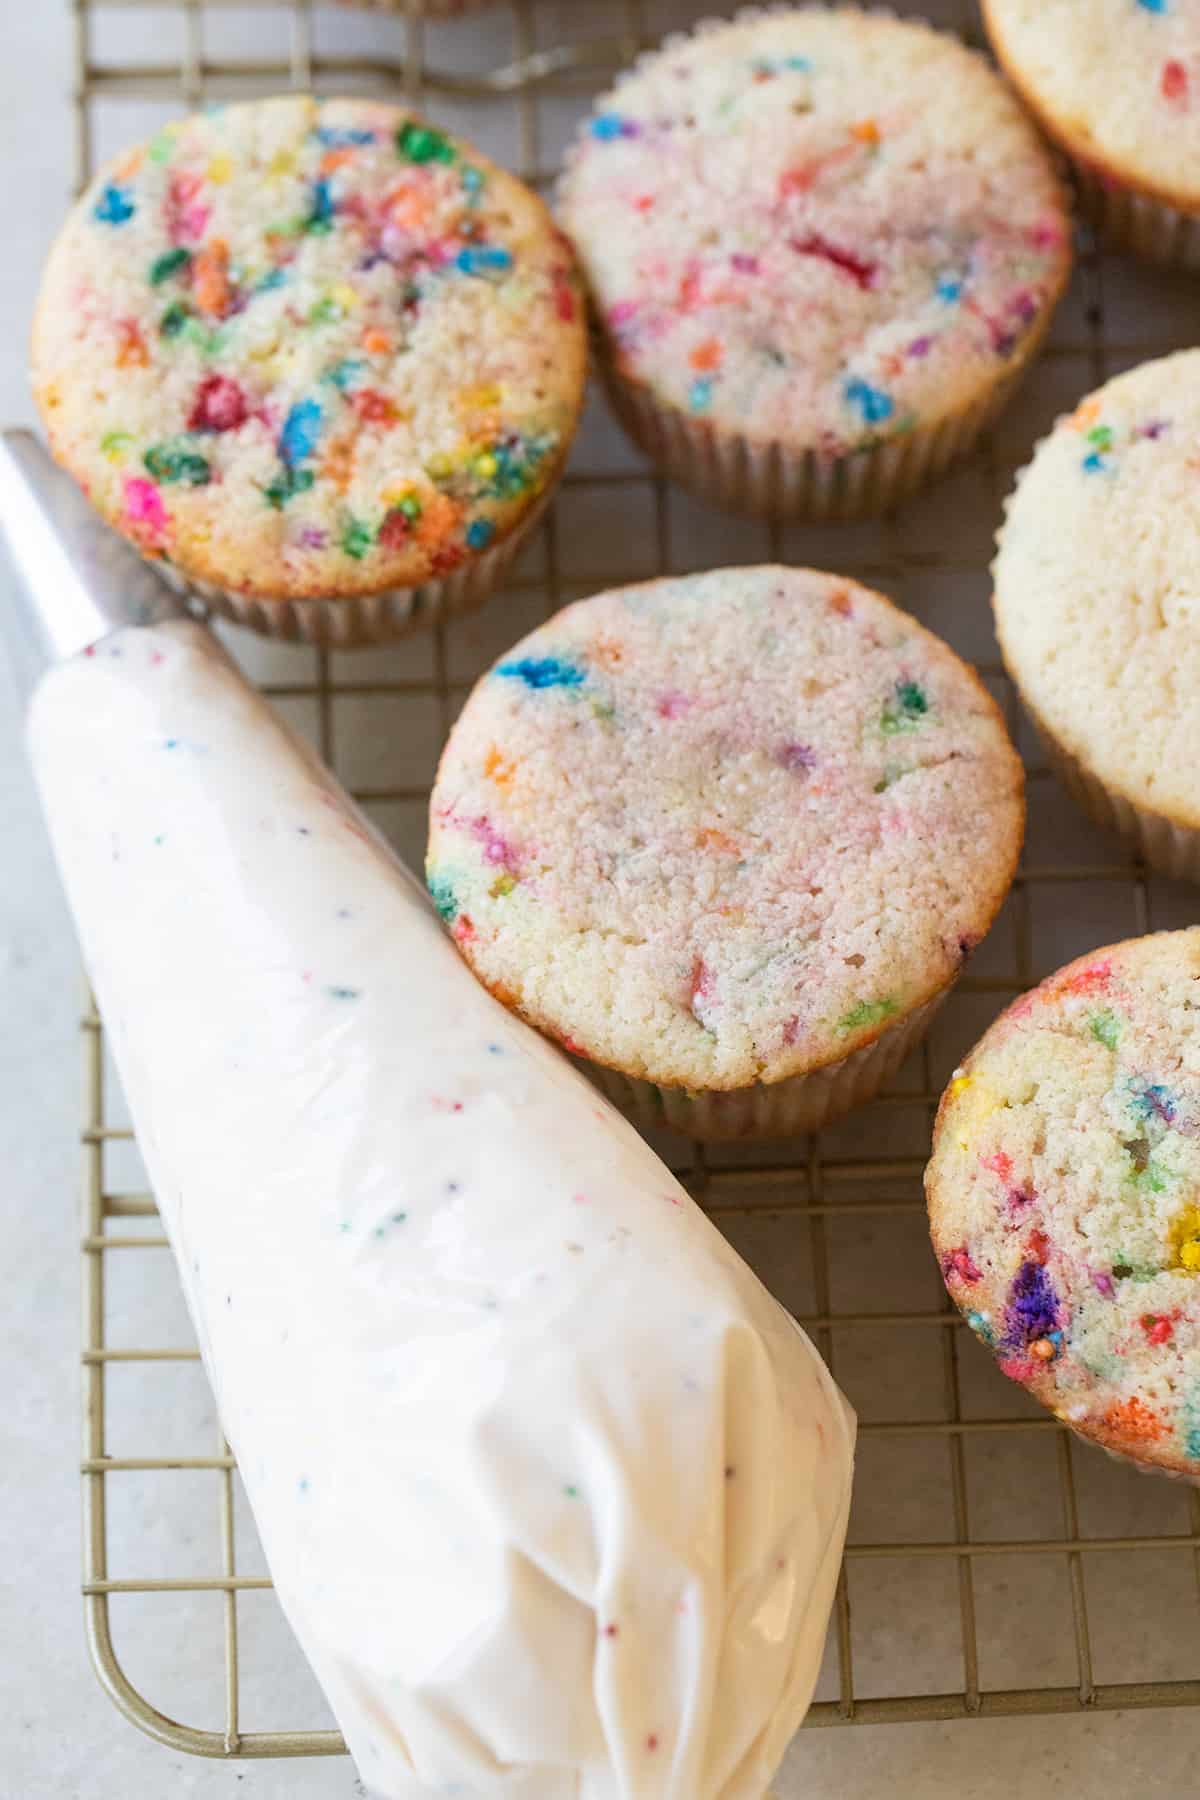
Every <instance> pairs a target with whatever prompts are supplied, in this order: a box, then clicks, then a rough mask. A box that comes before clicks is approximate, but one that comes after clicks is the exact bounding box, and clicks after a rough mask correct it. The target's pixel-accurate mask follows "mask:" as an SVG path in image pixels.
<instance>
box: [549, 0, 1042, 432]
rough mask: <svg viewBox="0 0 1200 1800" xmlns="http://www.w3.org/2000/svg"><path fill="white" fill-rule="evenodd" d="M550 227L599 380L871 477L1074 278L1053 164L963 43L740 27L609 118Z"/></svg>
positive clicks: (662, 69) (997, 365)
mask: <svg viewBox="0 0 1200 1800" xmlns="http://www.w3.org/2000/svg"><path fill="white" fill-rule="evenodd" d="M560 213H561V217H562V219H563V222H564V225H565V227H566V229H567V231H568V233H569V235H570V236H571V237H572V239H573V240H574V242H575V245H576V248H577V250H578V251H579V254H580V258H581V260H582V262H583V264H584V268H585V272H586V274H587V277H588V280H589V283H590V286H591V290H592V295H593V300H594V304H595V308H596V311H597V314H598V317H599V321H600V324H601V327H602V330H603V336H604V339H605V342H606V344H607V349H608V353H609V357H610V359H611V362H612V365H613V369H614V371H615V373H616V375H617V376H618V378H619V381H620V383H621V384H622V386H624V387H626V388H627V389H632V390H634V391H635V392H637V393H641V394H643V395H648V396H649V397H651V398H652V399H653V401H654V402H655V403H656V404H657V405H658V406H659V407H661V408H666V409H670V411H671V412H672V414H674V415H678V416H679V417H680V418H684V419H686V420H689V421H691V422H693V423H699V424H702V425H703V427H704V428H705V431H706V433H707V434H708V435H709V436H712V435H716V436H718V437H719V436H720V435H721V434H726V433H731V434H736V436H737V438H739V439H741V440H745V441H746V442H748V443H751V444H762V443H764V442H770V443H773V444H776V445H778V446H780V448H781V451H782V453H783V454H785V455H787V454H800V453H803V452H816V453H818V454H820V455H821V456H824V457H827V458H839V457H846V456H850V455H854V454H862V453H863V452H865V451H867V450H870V449H872V448H874V447H876V446H878V445H879V444H880V443H883V442H890V441H894V440H897V439H900V438H903V437H906V436H908V435H910V434H912V433H914V432H918V431H920V430H922V429H923V428H925V427H932V426H936V425H938V424H941V423H942V422H943V421H945V420H946V419H947V418H948V417H957V416H960V415H962V414H963V413H964V411H965V410H967V409H970V408H971V407H973V406H974V405H976V404H977V403H978V402H980V400H981V398H983V397H986V396H990V395H991V394H992V393H993V392H994V390H995V389H996V387H997V384H998V383H1000V382H1001V381H1002V380H1003V379H1004V377H1005V376H1006V375H1008V374H1009V373H1011V371H1012V370H1013V369H1014V367H1017V366H1019V365H1020V364H1021V363H1022V362H1023V361H1024V360H1025V358H1026V357H1027V356H1028V355H1029V354H1030V352H1031V350H1032V348H1033V346H1034V344H1035V343H1036V341H1037V340H1038V339H1039V337H1040V335H1041V333H1042V331H1043V330H1044V328H1045V326H1046V324H1047V323H1048V320H1049V316H1050V313H1051V311H1052V308H1053V306H1054V303H1055V301H1056V300H1057V298H1058V296H1059V294H1060V292H1061V290H1062V288H1063V286H1064V283H1065V281H1066V278H1067V275H1068V272H1069V267H1070V259H1071V249H1070V226H1069V219H1068V215H1067V212H1066V210H1065V203H1064V198H1063V194H1062V192H1061V191H1060V187H1059V183H1058V181H1057V178H1056V176H1055V173H1054V170H1053V167H1052V165H1051V162H1050V159H1049V158H1048V156H1047V155H1046V153H1045V151H1044V149H1043V148H1042V146H1041V144H1040V142H1039V140H1038V138H1037V136H1036V134H1035V132H1034V131H1033V129H1032V127H1031V126H1030V125H1029V123H1028V121H1027V120H1026V119H1025V117H1024V115H1023V114H1022V112H1021V110H1020V108H1019V107H1018V106H1017V104H1016V103H1015V101H1014V100H1013V98H1012V96H1011V94H1010V93H1009V92H1008V90H1007V89H1006V88H1005V87H1004V85H1003V84H1002V83H1001V82H1000V81H998V80H997V78H996V76H995V74H994V73H993V72H992V71H991V70H990V69H989V68H988V66H987V65H986V63H984V61H983V60H982V59H981V58H980V57H978V56H975V55H973V54H972V53H971V52H969V51H968V50H966V49H965V48H964V47H963V45H962V44H961V43H959V42H958V41H957V40H956V39H954V38H952V37H949V36H947V35H945V34H943V33H939V32H935V31H932V30H931V29H929V27H927V26H925V25H921V24H915V23H912V22H910V21H903V20H899V19H896V18H893V17H890V16H887V15H885V14H882V13H865V12H857V11H854V10H852V9H844V10H837V9H835V10H826V9H823V8H817V7H811V8H801V9H798V10H796V11H790V12H789V11H784V10H781V11H766V12H755V13H747V14H744V15H743V16H741V17H740V18H738V19H736V20H735V21H733V22H732V23H716V24H710V25H706V26H702V27H701V28H700V29H699V30H698V31H696V32H695V33H694V34H693V35H691V36H688V37H676V38H672V39H669V40H668V42H667V43H666V45H665V46H664V47H663V48H662V49H661V50H659V51H658V52H655V53H653V54H651V55H650V56H648V57H646V58H645V59H644V60H643V61H642V62H641V63H639V64H638V66H637V67H636V68H635V69H634V70H633V71H631V72H630V73H629V74H628V75H626V76H624V77H623V78H622V80H621V81H620V82H619V83H618V85H617V86H616V87H615V88H614V89H613V91H612V92H611V93H610V94H609V95H608V96H607V97H606V98H605V99H604V100H603V101H602V102H601V103H600V105H599V109H598V110H597V112H596V113H595V114H594V116H593V117H592V118H591V120H590V122H589V123H588V125H587V127H586V129H585V132H584V135H583V137H582V139H581V140H580V142H579V144H578V146H577V147H576V149H575V150H574V152H573V155H572V158H571V160H570V162H569V165H568V168H567V172H566V175H565V177H564V179H563V182H562V186H561V190H560Z"/></svg>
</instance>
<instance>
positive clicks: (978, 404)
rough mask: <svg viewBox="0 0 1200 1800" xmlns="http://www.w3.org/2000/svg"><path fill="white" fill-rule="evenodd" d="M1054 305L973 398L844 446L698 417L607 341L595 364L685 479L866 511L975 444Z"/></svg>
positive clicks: (750, 499)
mask: <svg viewBox="0 0 1200 1800" xmlns="http://www.w3.org/2000/svg"><path fill="white" fill-rule="evenodd" d="M1053 310H1054V308H1053V306H1051V305H1048V306H1047V307H1046V309H1045V311H1044V313H1043V316H1042V319H1041V320H1040V321H1039V323H1038V324H1037V325H1036V326H1035V328H1034V329H1033V331H1031V333H1030V335H1029V337H1028V338H1027V340H1026V342H1025V344H1024V345H1023V346H1022V349H1021V353H1020V355H1019V356H1018V357H1017V359H1016V360H1015V361H1014V362H1012V363H1010V364H1009V366H1008V368H1007V369H1006V370H1005V371H1004V373H1003V374H1002V375H1001V376H1000V377H999V378H998V380H996V381H995V382H994V383H993V384H992V385H991V386H990V387H989V388H988V390H987V392H986V393H984V394H981V395H980V396H979V397H978V398H977V399H975V400H974V401H972V402H971V403H970V404H969V405H967V406H963V407H960V408H959V409H958V410H957V411H956V412H954V413H951V414H950V415H949V416H948V417H946V418H944V419H941V420H939V421H938V423H937V424H935V425H917V426H914V428H913V429H912V430H911V431H909V432H906V433H905V435H904V436H903V437H895V438H889V439H887V440H885V441H884V442H881V443H879V444H875V445H873V446H871V447H870V448H868V449H865V450H854V451H851V452H849V453H847V454H846V455H845V456H831V455H828V454H825V453H821V452H818V451H816V450H793V449H791V448H789V446H788V445H787V444H784V443H781V442H779V441H778V440H772V441H770V442H756V441H755V440H753V439H751V438H748V437H744V436H742V435H741V434H739V433H737V432H733V431H730V430H728V429H725V428H722V427H720V426H715V425H713V424H712V423H711V422H710V421H708V420H705V419H696V418H692V417H691V416H689V415H688V414H686V413H684V412H682V411H681V410H680V409H679V408H678V407H675V406H669V405H667V404H665V403H663V402H660V401H658V400H656V399H655V398H654V396H653V395H652V394H651V392H650V391H649V389H648V388H646V387H645V386H643V385H641V384H635V383H633V382H630V381H626V380H625V379H624V378H623V377H622V376H621V375H620V374H619V373H618V371H617V370H616V369H615V368H614V367H613V364H612V360H611V358H610V356H609V355H608V354H607V351H606V348H605V346H604V345H603V344H601V345H600V346H598V348H597V352H596V355H595V359H594V366H595V367H597V368H598V370H599V372H600V375H601V377H602V379H603V381H604V386H605V389H606V391H607V394H608V397H609V401H610V403H611V405H612V409H613V411H614V413H615V414H616V416H617V418H618V420H619V421H620V423H621V424H622V425H623V426H624V428H625V430H626V431H627V432H628V433H629V435H630V437H631V438H632V439H633V441H634V443H635V444H637V445H638V447H639V448H640V449H642V450H644V451H645V453H646V455H647V456H648V457H649V458H650V460H651V461H652V462H653V463H655V464H656V465H657V466H658V467H659V468H660V469H662V470H663V472H664V473H665V474H667V475H669V476H670V477H671V478H672V480H674V481H678V482H679V483H680V485H681V486H682V487H686V488H690V489H691V490H692V491H693V492H694V493H697V494H700V495H702V496H703V498H704V499H706V500H711V501H713V502H714V504H716V505H717V506H722V507H727V508H728V509H729V510H730V511H731V512H744V513H750V514H753V515H754V516H755V517H758V518H772V519H801V520H807V521H809V522H812V523H816V522H820V521H823V520H836V519H862V518H868V517H870V516H872V515H873V514H876V513H882V512H887V511H888V510H889V509H890V508H891V507H893V506H897V505H899V503H900V502H901V501H902V500H906V499H908V497H909V496H910V495H911V494H913V493H915V492H916V490H917V489H918V488H920V487H923V486H924V485H925V483H926V482H929V481H932V480H934V479H935V478H936V477H937V476H938V475H941V474H942V473H943V471H944V470H945V469H947V468H948V467H949V466H950V464H951V463H953V462H956V461H958V459H959V458H960V457H963V456H965V455H966V454H967V452H968V451H970V450H971V449H973V448H974V445H975V443H976V441H977V440H978V438H979V437H980V435H981V433H982V432H984V431H985V430H986V429H987V427H988V426H989V425H990V424H991V423H992V421H993V420H994V419H995V418H996V416H997V414H998V413H1000V412H1001V411H1002V410H1003V408H1004V406H1005V405H1006V404H1007V402H1008V400H1009V397H1010V395H1011V394H1012V392H1013V390H1014V388H1015V387H1016V385H1017V383H1018V382H1019V381H1020V379H1021V377H1022V376H1023V374H1024V373H1025V370H1026V367H1027V366H1028V364H1029V362H1030V361H1031V360H1032V358H1033V356H1034V354H1035V352H1036V351H1037V348H1038V346H1039V345H1040V343H1041V341H1042V337H1043V335H1044V333H1045V331H1046V330H1047V328H1048V327H1049V324H1050V316H1051V314H1052V313H1053Z"/></svg>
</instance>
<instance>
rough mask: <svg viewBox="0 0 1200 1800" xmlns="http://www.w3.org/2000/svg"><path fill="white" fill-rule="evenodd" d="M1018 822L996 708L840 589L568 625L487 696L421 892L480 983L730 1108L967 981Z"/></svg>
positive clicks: (556, 621)
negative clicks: (735, 1095)
mask: <svg viewBox="0 0 1200 1800" xmlns="http://www.w3.org/2000/svg"><path fill="white" fill-rule="evenodd" d="M1023 819H1024V804H1023V780H1022V772H1021V767H1020V763H1019V761H1018V759H1017V756H1016V753H1015V751H1014V750H1013V748H1012V746H1011V744H1010V743H1009V741H1008V738H1007V736H1006V733H1005V730H1004V726H1003V723H1002V721H1001V718H1000V715H999V712H998V710H997V708H996V706H995V704H994V703H993V701H992V700H991V698H990V696H989V695H988V694H987V693H986V691H985V690H984V689H983V688H982V687H981V685H980V683H979V682H978V680H977V679H976V677H975V675H974V674H973V672H972V671H971V670H969V669H968V668H967V667H966V666H965V665H964V664H963V663H961V662H960V661H959V660H958V658H957V657H956V656H955V655H954V654H953V652H952V651H951V650H950V649H949V648H948V647H947V646H946V645H945V644H943V643H942V642H941V641H940V640H939V639H937V638H935V637H934V636H932V635H931V633H929V632H928V631H925V630H924V629H923V628H922V627H921V626H920V625H918V624H917V623H916V621H915V620H913V619H911V618H909V617H908V616H907V615H906V614H904V613H902V612H900V611H898V610H897V609H896V608H895V607H894V606H892V605H891V604H890V603H889V602H888V601H887V600H885V599H883V598H882V596H880V595H878V594H875V593H872V592H870V591H869V590H868V589H866V588H862V587H859V586H857V585H856V584H855V583H854V582H851V581H847V580H844V579H842V578H841V577H837V576H833V575H824V574H817V573H813V572H812V571H808V570H796V569H784V568H772V567H766V568H748V569H725V570H721V571H718V572H716V573H713V574H707V575H698V576H689V577H684V578H680V579H675V580H663V581H656V582H650V583H648V584H646V585H644V586H638V587H631V588H625V589H620V590H617V591H615V592H612V593H608V594H601V595H599V596H597V597H596V598H594V599H591V600H585V601H582V602H580V603H579V604H577V605H574V606H570V607H568V608H566V610H565V611H563V612H561V613H559V614H558V615H557V616H556V617H555V618H553V619H552V620H550V621H549V623H548V624H546V625H543V626H542V627H541V628H540V629H539V630H537V631H535V632H533V633H532V634H531V635H530V636H528V637H527V638H525V639H524V640H523V641H522V642H521V643H519V644H518V645H517V646H516V647H515V648H514V649H513V650H512V651H511V652H510V653H509V654H508V655H507V656H505V657H504V658H502V660H501V661H500V662H498V663H497V664H496V665H495V667H494V668H493V669H492V670H491V671H490V673H489V674H487V675H486V676H484V678H483V680H482V681H481V682H480V683H479V685H478V686H477V687H476V689H475V691H474V693H473V694H472V695H471V697H470V699H469V700H468V702H467V705H466V707H465V708H464V710H463V712H462V714H461V716H460V717H459V720H458V722H457V724H456V725H455V727H454V730H453V732H452V734H451V737H450V741H449V743H448V745H447V747H446V751H445V753H444V755H443V758H442V763H441V768H440V769H439V771H438V777H437V783H436V786H435V789H434V793H433V798H432V803H431V830H430V845H429V860H428V881H429V887H430V891H431V893H432V894H433V897H434V899H435V901H436V903H437V905H438V907H439V909H440V911H441V913H442V916H443V917H444V918H445V920H446V921H447V923H448V924H449V926H450V928H451V930H452V932H453V935H454V937H455V939H456V941H457V943H458V945H459V947H460V949H461V951H462V953H463V955H464V956H465V957H466V958H467V960H468V961H469V962H470V963H471V965H472V967H473V968H474V969H475V971H476V973H477V974H478V975H479V976H480V978H481V979H482V980H483V982H484V983H485V985H486V986H487V987H489V988H490V989H491V990H492V991H493V992H494V993H496V994H497V995H498V996H499V997H500V998H501V999H503V1000H505V1001H506V1002H507V1003H508V1004H510V1005H512V1006H514V1007H515V1008H517V1010H519V1011H520V1012H521V1013H522V1014H523V1015H524V1016H525V1017H526V1018H527V1019H529V1020H530V1021H531V1022H532V1023H534V1024H536V1025H537V1026H538V1027H539V1028H540V1029H542V1030H543V1031H545V1032H546V1033H547V1034H548V1035H549V1036H551V1037H553V1038H556V1039H557V1040H559V1041H560V1042H561V1043H563V1044H565V1045H566V1046H567V1047H568V1048H569V1049H571V1050H573V1051H575V1052H576V1053H578V1054H580V1055H582V1056H584V1057H587V1058H590V1059H591V1060H592V1061H593V1062H596V1063H600V1064H607V1065H611V1066H613V1067H615V1068H617V1069H618V1070H620V1071H622V1072H623V1073H624V1074H625V1075H627V1076H630V1077H634V1078H638V1079H642V1080H648V1081H650V1082H653V1083H656V1084H660V1085H663V1086H666V1087H675V1088H686V1089H688V1090H691V1091H693V1092H697V1093H704V1092H712V1093H716V1092H719V1091H722V1090H733V1089H739V1088H745V1087H746V1086H748V1085H749V1084H755V1083H772V1084H773V1083H779V1082H781V1081H783V1080H785V1079H786V1078H789V1077H792V1076H797V1075H805V1074H807V1073H808V1072H809V1071H813V1070H818V1069H821V1068H823V1067H825V1066H827V1065H831V1064H836V1063H839V1062H840V1061H842V1059H845V1058H846V1057H848V1056H849V1055H850V1054H851V1053H853V1052H855V1051H856V1050H859V1049H861V1048H862V1047H864V1046H866V1045H868V1044H870V1043H872V1042H873V1041H874V1040H876V1039H879V1038H880V1037H881V1036H883V1035H884V1034H886V1033H887V1032H889V1031H890V1030H892V1029H894V1028H896V1027H898V1026H899V1025H900V1024H901V1022H902V1021H904V1020H905V1019H906V1018H908V1017H909V1016H911V1015H912V1014H913V1013H914V1012H915V1011H916V1010H917V1009H918V1008H920V1007H921V1006H922V1005H924V1004H925V1003H927V1002H929V1001H931V1000H932V999H933V998H934V997H935V996H938V995H940V994H941V993H942V992H943V991H944V990H945V989H946V988H947V987H948V986H949V984H950V983H951V982H952V981H953V980H954V978H955V976H956V975H957V973H958V971H959V969H960V968H961V966H962V963H963V961H964V959H965V957H966V955H967V953H968V951H969V950H970V949H971V948H972V946H973V945H974V944H975V943H977V942H978V940H979V939H980V938H981V937H982V936H983V934H984V933H985V932H986V931H987V929H988V927H989V926H990V925H991V922H992V920H993V918H994V916H995V914H996V911H997V909H998V908H999V906H1000V904H1001V902H1002V900H1003V898H1004V895H1005V893H1006V891H1007V889H1008V885H1009V882H1010V880H1011V877H1012V873H1013V868H1014V865H1015V862H1016V858H1017V853H1018V850H1019V847H1020V841H1021V833H1022V826H1023Z"/></svg>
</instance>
